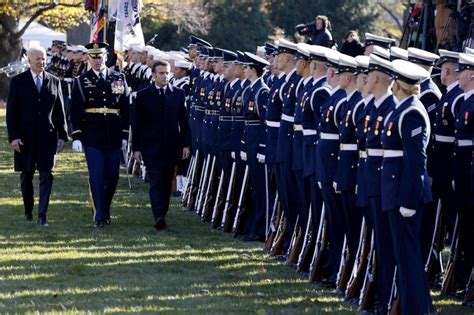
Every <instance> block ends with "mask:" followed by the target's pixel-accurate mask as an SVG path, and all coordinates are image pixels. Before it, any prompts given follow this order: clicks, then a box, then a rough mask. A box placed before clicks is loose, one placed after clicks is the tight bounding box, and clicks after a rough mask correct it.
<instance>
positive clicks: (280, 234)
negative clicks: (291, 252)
mask: <svg viewBox="0 0 474 315" xmlns="http://www.w3.org/2000/svg"><path fill="white" fill-rule="evenodd" d="M287 229H288V225H287V224H286V218H285V211H282V212H281V215H280V222H279V223H278V229H277V231H276V234H275V238H274V241H273V244H272V247H271V249H270V256H278V255H282V254H283V250H284V248H283V245H284V242H285V236H286V231H287Z"/></svg>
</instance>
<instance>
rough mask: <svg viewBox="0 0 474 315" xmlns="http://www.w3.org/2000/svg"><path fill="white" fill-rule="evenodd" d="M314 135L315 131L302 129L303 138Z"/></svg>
mask: <svg viewBox="0 0 474 315" xmlns="http://www.w3.org/2000/svg"><path fill="white" fill-rule="evenodd" d="M314 135H316V130H315V129H303V136H314Z"/></svg>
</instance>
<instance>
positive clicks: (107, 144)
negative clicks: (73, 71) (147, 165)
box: [71, 43, 129, 227]
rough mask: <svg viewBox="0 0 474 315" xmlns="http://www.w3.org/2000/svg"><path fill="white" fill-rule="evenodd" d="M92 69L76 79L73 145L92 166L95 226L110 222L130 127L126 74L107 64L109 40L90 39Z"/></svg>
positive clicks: (72, 114)
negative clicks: (102, 41)
mask: <svg viewBox="0 0 474 315" xmlns="http://www.w3.org/2000/svg"><path fill="white" fill-rule="evenodd" d="M86 47H87V48H88V49H89V63H90V65H91V69H90V70H89V71H87V72H86V73H85V74H83V75H81V76H80V77H78V78H77V79H76V80H75V81H74V88H73V92H72V108H71V118H72V127H73V132H72V138H73V140H74V141H73V145H72V148H73V150H74V151H75V152H82V149H83V146H84V151H85V156H86V161H87V167H88V170H89V186H90V192H91V197H92V209H93V220H94V227H103V226H104V224H110V222H111V219H110V205H111V203H112V198H113V196H114V193H115V189H116V186H117V183H118V179H119V166H120V158H121V156H122V150H123V149H125V148H126V146H127V139H128V129H129V117H128V115H129V110H128V106H129V103H128V97H127V93H128V91H127V90H128V87H127V85H126V82H125V78H124V77H123V75H122V74H120V73H118V72H114V71H111V70H109V69H107V68H106V66H105V62H106V60H107V47H108V45H107V44H105V43H90V44H88V45H87V46H86Z"/></svg>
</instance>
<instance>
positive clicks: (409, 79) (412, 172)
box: [377, 60, 434, 315]
mask: <svg viewBox="0 0 474 315" xmlns="http://www.w3.org/2000/svg"><path fill="white" fill-rule="evenodd" d="M392 69H393V71H394V75H395V76H396V81H395V83H394V85H393V93H394V94H395V97H396V98H397V100H398V102H397V103H396V105H395V107H394V108H393V109H392V112H391V113H390V114H389V115H388V116H385V117H384V121H383V124H384V132H383V134H382V139H381V140H382V146H383V162H382V166H383V169H382V171H381V184H382V210H383V212H384V214H386V215H387V216H388V221H389V229H390V231H391V234H392V239H393V249H394V254H395V259H396V263H397V280H398V281H397V289H398V295H399V297H400V309H401V314H413V315H417V314H420V315H422V314H430V313H433V311H434V310H433V305H432V302H431V298H430V294H429V290H428V283H427V281H426V277H425V274H424V262H423V261H422V257H421V244H420V243H421V242H420V238H419V233H420V228H421V220H422V217H423V204H424V203H426V202H429V201H431V189H430V186H429V182H428V173H427V169H426V148H427V146H428V141H429V139H430V120H429V117H428V113H427V112H426V110H425V108H424V106H423V104H422V103H421V101H419V100H418V98H417V97H416V96H417V95H418V93H419V91H420V84H421V81H422V80H425V79H427V78H429V73H428V72H427V71H426V70H424V69H423V68H422V67H419V66H417V65H415V64H413V63H410V62H408V61H405V60H395V61H393V63H392ZM379 262H380V260H379V261H378V262H377V263H379Z"/></svg>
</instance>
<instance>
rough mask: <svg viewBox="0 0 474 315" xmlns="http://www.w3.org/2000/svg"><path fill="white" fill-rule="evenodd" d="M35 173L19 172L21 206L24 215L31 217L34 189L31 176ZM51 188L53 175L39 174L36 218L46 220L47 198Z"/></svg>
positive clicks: (47, 172)
mask: <svg viewBox="0 0 474 315" xmlns="http://www.w3.org/2000/svg"><path fill="white" fill-rule="evenodd" d="M34 174H35V171H28V172H21V174H20V181H21V194H22V196H23V205H24V207H25V215H31V214H32V212H33V207H34V189H33V175H34ZM52 187H53V174H51V171H40V172H39V204H38V218H43V219H45V218H46V212H47V211H48V205H49V197H50V196H51V188H52Z"/></svg>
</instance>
